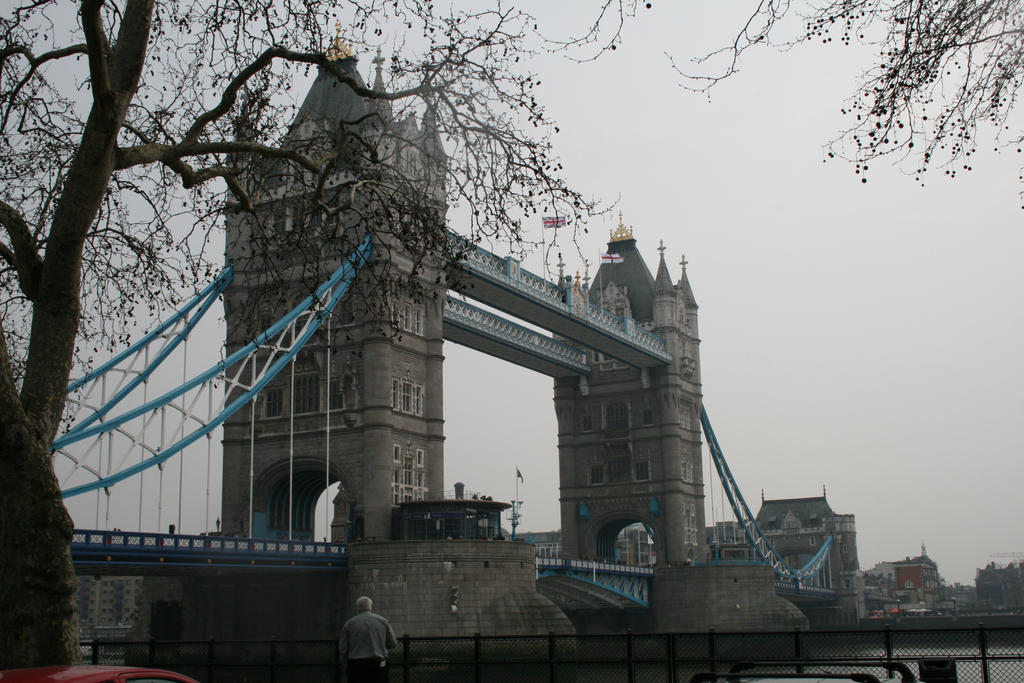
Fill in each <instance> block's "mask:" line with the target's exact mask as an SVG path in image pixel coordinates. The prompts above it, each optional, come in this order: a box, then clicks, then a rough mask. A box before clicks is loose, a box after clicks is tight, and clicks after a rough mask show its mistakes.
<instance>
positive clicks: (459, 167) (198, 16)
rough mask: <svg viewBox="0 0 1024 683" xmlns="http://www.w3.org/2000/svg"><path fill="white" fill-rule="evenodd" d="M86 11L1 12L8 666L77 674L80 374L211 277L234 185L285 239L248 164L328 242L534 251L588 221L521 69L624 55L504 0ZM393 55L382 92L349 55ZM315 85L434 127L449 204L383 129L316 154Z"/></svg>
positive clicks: (2, 470)
mask: <svg viewBox="0 0 1024 683" xmlns="http://www.w3.org/2000/svg"><path fill="white" fill-rule="evenodd" d="M595 4H596V6H597V7H598V8H599V9H600V10H606V9H607V8H608V7H609V6H610V7H612V8H613V12H612V14H614V13H615V12H614V9H615V8H616V7H617V6H616V5H614V4H610V3H602V2H597V3H595ZM619 4H620V5H621V4H622V3H621V2H620V3H619ZM627 5H628V6H629V7H632V3H631V2H630V3H627ZM69 6H70V3H67V2H57V1H56V0H32V1H31V2H30V1H29V0H23V1H22V2H21V4H19V5H16V6H14V7H12V8H10V9H7V10H4V16H2V17H0V29H2V30H0V36H2V37H0V227H2V230H0V285H2V289H0V291H2V293H3V298H2V301H0V325H2V328H0V333H2V334H0V342H2V343H0V481H3V482H4V484H3V486H2V487H0V556H2V557H3V562H0V668H6V667H10V666H29V665H35V664H41V663H59V662H71V661H74V660H75V659H77V658H78V650H77V624H76V618H75V617H76V614H75V600H74V596H75V580H74V571H73V568H72V565H71V561H70V555H69V549H68V544H69V541H70V537H71V529H72V524H71V520H70V518H69V516H68V514H67V511H66V510H65V508H64V506H63V504H62V502H61V498H60V491H59V487H58V484H57V482H56V480H55V478H54V474H53V471H52V468H51V462H50V458H51V456H50V444H51V442H52V440H53V438H54V436H55V434H56V433H57V431H58V429H59V426H60V424H61V419H62V414H63V411H64V408H65V401H66V391H67V386H68V379H69V375H70V373H71V371H72V368H73V366H74V365H75V364H76V362H81V363H87V362H88V359H89V357H90V356H91V354H93V353H94V352H96V351H99V350H100V349H102V348H110V347H113V346H116V345H118V344H120V343H121V342H122V341H123V340H124V339H125V338H126V335H127V333H128V329H127V327H126V322H127V321H130V320H131V317H132V315H133V314H134V313H135V312H136V311H137V310H146V309H157V308H159V307H161V306H163V305H165V304H168V303H172V300H173V298H174V297H173V294H171V293H173V292H175V291H183V290H188V289H191V288H193V287H194V285H195V283H196V281H197V280H204V279H206V278H207V276H208V275H209V274H210V273H211V272H212V270H213V269H214V266H213V264H212V261H213V260H216V259H213V258H210V257H209V256H208V254H207V253H206V246H207V245H208V244H209V243H210V241H211V239H212V238H213V237H214V234H215V233H214V231H215V230H216V229H218V227H219V226H220V225H221V221H222V219H223V210H224V206H225V193H226V195H227V197H228V204H229V205H230V207H231V211H234V212H251V213H252V215H253V221H254V225H257V226H261V229H262V228H265V227H267V226H265V225H263V223H261V222H260V219H259V216H258V215H257V214H258V213H259V212H255V211H254V209H255V207H257V206H266V205H267V204H268V202H272V201H273V198H274V195H273V193H272V192H271V190H270V188H269V187H268V186H267V185H266V184H265V183H263V182H258V181H257V180H255V178H257V176H256V175H253V174H246V173H244V172H243V171H242V169H243V168H248V169H252V168H254V167H258V168H263V169H264V170H272V171H274V172H273V173H268V174H262V175H261V176H259V177H275V178H277V181H276V182H289V183H303V184H304V185H303V186H304V187H305V190H304V191H303V192H302V193H301V194H302V196H303V197H305V199H306V203H305V208H304V209H303V211H304V214H305V215H306V216H309V217H310V220H309V221H308V225H309V226H310V229H311V230H314V229H315V227H316V226H317V225H319V224H320V223H321V220H322V219H323V218H324V217H331V219H332V220H335V221H358V220H360V217H361V216H360V212H361V211H364V210H365V209H366V207H368V206H373V207H376V208H375V209H374V210H376V211H378V212H380V213H379V215H378V217H398V216H400V217H402V218H401V220H397V219H396V220H393V221H390V222H388V221H384V220H382V221H380V222H381V224H382V225H384V226H385V229H387V230H389V231H390V232H391V238H392V239H393V240H394V243H395V244H396V245H397V246H398V248H402V249H404V250H407V251H408V252H410V253H413V254H415V255H417V257H418V258H431V259H436V260H438V261H440V262H441V263H444V262H446V260H450V259H453V258H457V256H458V254H457V249H453V247H452V242H451V240H449V239H448V238H447V235H446V232H445V230H446V224H445V220H444V212H443V211H441V210H439V208H438V207H439V205H441V204H448V205H453V204H455V205H459V206H460V207H461V209H460V210H461V211H462V213H463V214H464V215H465V216H466V219H465V220H466V223H465V225H463V226H460V227H461V232H462V233H463V234H464V235H466V236H467V237H469V238H470V239H477V238H480V237H482V236H485V237H488V238H491V239H495V240H500V241H502V242H505V243H507V244H509V245H511V246H512V247H513V248H515V247H517V246H518V245H521V244H522V242H523V239H524V238H523V231H522V224H521V220H522V219H523V218H524V217H527V216H532V215H533V214H535V213H537V212H541V211H545V212H547V211H550V212H557V213H558V214H559V215H565V216H570V217H573V218H575V219H582V218H585V216H586V215H587V213H588V212H589V211H590V210H591V209H592V205H591V204H590V203H589V202H588V201H585V200H584V199H583V198H582V196H581V195H580V194H579V193H578V192H576V191H575V190H573V189H571V188H570V187H569V186H568V185H567V184H566V182H565V181H564V179H563V178H562V176H561V174H560V167H559V164H558V162H557V159H556V158H555V157H554V156H553V154H552V149H551V144H550V135H551V133H552V131H553V128H552V126H551V124H550V123H549V121H548V119H547V118H546V115H545V111H544V108H543V106H542V105H541V104H540V103H539V102H538V101H537V100H536V99H535V97H534V95H533V89H534V87H535V85H536V84H537V79H536V77H535V76H533V75H532V74H530V73H529V72H528V71H526V70H525V66H524V65H525V61H526V60H525V58H526V57H528V56H529V55H530V54H531V53H532V52H534V51H536V50H548V49H564V48H565V47H566V46H570V47H574V48H575V47H580V46H587V45H594V46H596V52H598V53H599V52H600V51H601V50H602V49H605V48H607V47H609V44H607V43H606V44H604V45H602V44H600V43H599V42H598V41H597V38H596V37H595V35H600V34H601V32H600V31H599V32H598V34H592V33H588V34H584V36H583V37H582V38H580V39H574V40H568V41H562V43H561V44H557V45H556V44H552V43H550V42H546V41H545V40H544V39H543V38H542V37H541V36H540V35H539V34H538V32H537V26H536V24H535V22H534V20H533V19H532V18H531V17H530V16H529V15H527V14H524V13H522V12H519V11H517V10H515V9H511V8H508V7H506V6H505V5H504V4H503V3H501V2H495V3H494V4H493V6H490V7H489V8H487V9H483V10H476V11H452V12H450V13H447V14H442V13H439V12H438V11H437V10H436V9H435V7H434V5H433V4H431V3H428V2H424V1H421V0H399V1H398V2H395V1H394V0H390V1H388V2H384V1H383V0H346V1H343V2H341V3H337V9H334V8H335V3H333V2H332V3H322V2H318V1H316V0H233V1H223V2H206V1H199V0H194V1H193V0H188V1H181V0H178V1H165V0H82V1H81V2H79V3H76V4H75V6H76V8H77V12H76V13H75V14H74V15H73V16H72V15H71V13H70V12H69ZM601 16H602V17H603V16H604V14H603V12H602V14H601ZM336 22H339V23H340V25H342V26H346V27H350V28H347V29H346V30H345V31H344V36H343V39H340V38H339V37H338V36H336V35H335V33H334V31H333V30H332V28H333V25H334V24H335V23H336ZM396 27H399V29H400V31H401V33H400V34H399V35H397V36H396V35H394V34H393V33H392V32H393V31H394V30H395V29H396ZM328 46H330V48H331V50H327V49H326V48H328ZM379 46H384V47H385V48H386V49H387V50H388V52H389V53H390V56H389V59H388V61H387V62H386V65H387V66H386V68H383V65H380V66H381V69H380V74H381V75H380V77H379V78H378V81H377V82H375V83H374V85H373V87H368V86H367V85H365V84H364V82H363V81H362V79H361V78H358V77H357V75H354V73H353V72H352V70H351V69H348V68H345V64H344V60H343V59H339V58H338V57H339V54H338V52H339V51H345V52H347V51H349V50H352V51H354V52H355V53H358V54H362V55H369V54H372V52H373V49H374V48H376V47H379ZM331 51H334V54H332V53H331ZM378 64H379V63H378ZM312 69H318V70H320V72H321V73H327V74H329V75H330V76H331V77H333V78H336V79H337V80H338V82H339V83H340V84H343V85H344V86H345V87H347V88H350V89H351V90H352V91H353V92H355V93H356V94H357V95H358V96H360V97H362V98H364V99H365V100H366V101H368V102H372V103H376V104H375V105H374V107H376V108H381V107H389V108H393V110H396V111H397V110H401V109H404V110H406V111H408V112H414V113H416V114H417V115H418V116H420V117H422V118H423V121H424V128H426V127H428V126H429V127H430V129H431V130H432V135H431V136H430V139H433V140H434V141H435V143H436V144H439V145H441V146H442V147H443V151H444V153H445V155H446V156H447V159H448V161H447V162H446V163H444V164H442V165H439V166H438V167H436V168H434V169H433V172H436V173H439V174H441V175H442V176H443V178H442V181H443V182H441V183H440V187H442V188H443V191H442V194H441V195H440V196H438V195H436V194H430V193H429V192H425V191H424V190H423V189H422V188H420V187H419V186H418V185H417V183H416V182H414V179H415V178H416V177H418V176H417V175H416V174H412V175H409V174H404V173H403V169H402V167H401V165H400V164H395V165H393V166H391V167H388V168H387V169H386V172H383V171H382V168H381V167H382V164H384V165H386V163H387V161H386V159H387V157H386V155H384V156H382V155H381V154H380V147H379V142H380V136H379V135H376V134H374V133H372V131H373V122H372V121H368V120H358V121H351V122H350V123H351V125H350V126H346V127H345V134H343V135H338V136H335V137H333V138H330V139H325V138H320V139H317V140H308V139H303V138H302V131H300V130H298V129H295V128H293V122H294V120H295V119H294V114H295V102H294V99H295V98H294V96H293V94H292V92H291V91H290V88H291V86H292V84H293V82H294V81H295V80H296V78H298V77H300V76H303V75H305V74H306V73H307V72H308V71H309V70H312ZM374 107H370V108H369V109H368V110H367V111H371V110H373V109H374ZM370 118H372V117H370ZM393 118H394V119H395V120H397V119H399V118H401V117H400V116H396V117H393ZM417 139H418V140H423V139H425V138H422V136H421V138H417ZM417 144H418V143H417ZM428 170H429V169H428ZM422 171H423V169H418V170H417V173H420V172H422ZM434 186H435V187H437V184H435V185H434ZM314 217H316V218H314ZM573 222H574V223H576V222H578V221H575V220H574V221H573ZM306 224H307V223H304V225H306ZM315 236H316V233H315V232H310V233H309V237H308V239H309V241H310V243H311V241H312V240H313V238H314V237H315ZM303 239H305V238H303ZM299 246H300V247H301V246H302V244H301V240H300V245H299Z"/></svg>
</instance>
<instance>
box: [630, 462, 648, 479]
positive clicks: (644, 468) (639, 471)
mask: <svg viewBox="0 0 1024 683" xmlns="http://www.w3.org/2000/svg"><path fill="white" fill-rule="evenodd" d="M634 469H635V470H636V478H637V479H639V480H645V479H650V478H651V470H650V465H649V464H648V462H647V461H646V460H639V461H637V463H636V466H635V468H634Z"/></svg>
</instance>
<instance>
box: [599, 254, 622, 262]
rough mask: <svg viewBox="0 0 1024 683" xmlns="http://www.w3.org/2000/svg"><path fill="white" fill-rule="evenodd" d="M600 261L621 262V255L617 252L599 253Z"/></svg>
mask: <svg viewBox="0 0 1024 683" xmlns="http://www.w3.org/2000/svg"><path fill="white" fill-rule="evenodd" d="M601 263H622V256H620V255H619V254H601Z"/></svg>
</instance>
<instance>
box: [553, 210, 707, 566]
mask: <svg viewBox="0 0 1024 683" xmlns="http://www.w3.org/2000/svg"><path fill="white" fill-rule="evenodd" d="M659 251H660V252H661V257H660V261H659V263H658V272H657V276H656V277H652V276H651V272H650V270H649V269H648V267H647V265H646V264H645V263H644V260H643V257H642V256H641V255H640V253H639V251H637V248H636V240H635V239H634V238H633V233H632V229H631V228H626V227H625V226H624V225H623V224H622V220H621V215H620V220H619V226H618V228H617V229H616V230H615V231H613V233H612V235H611V239H610V241H609V243H608V253H609V254H616V255H618V256H619V257H621V261H619V262H616V263H602V265H601V267H600V269H599V270H598V272H597V275H596V277H595V278H594V281H593V283H592V286H591V287H590V290H589V295H588V296H589V300H590V303H591V305H596V306H600V307H601V308H604V309H606V310H608V311H609V312H611V313H614V314H615V315H619V316H623V315H624V316H631V317H632V318H634V319H635V320H636V321H637V323H638V324H640V325H642V326H643V327H645V328H646V329H648V330H650V331H652V332H656V333H658V334H660V335H663V336H664V337H665V340H666V342H667V346H668V349H669V351H670V352H671V354H672V362H671V364H669V365H665V366H660V367H655V368H650V369H640V368H636V367H632V366H629V365H626V364H625V363H622V362H620V361H618V360H616V359H615V358H610V357H607V356H604V355H602V354H599V353H595V352H593V351H589V352H588V360H589V363H590V366H591V368H592V373H591V374H590V376H589V377H585V378H577V377H564V378H558V379H556V380H555V399H554V400H555V412H556V415H557V418H558V452H559V470H560V473H559V476H560V480H561V496H560V500H561V513H562V547H563V552H565V554H566V555H567V556H568V557H575V558H587V559H613V558H614V553H615V539H616V537H617V536H618V534H619V532H620V531H621V530H622V529H623V528H625V527H626V526H628V525H630V524H634V523H637V522H640V523H643V524H644V525H645V526H646V527H647V529H648V532H649V533H650V534H651V535H652V536H653V538H654V544H655V552H656V553H657V562H658V564H659V565H664V564H684V563H689V562H693V561H694V560H703V559H705V549H704V547H703V546H704V545H705V539H704V531H703V530H704V485H703V476H702V470H701V449H700V445H701V436H700V419H699V415H700V401H701V384H700V359H699V354H698V344H699V339H698V337H697V304H696V302H695V300H694V298H693V293H692V291H691V289H690V284H689V281H688V280H687V277H686V270H685V261H684V262H683V272H682V275H681V276H680V279H679V281H678V282H676V283H675V284H673V283H672V280H671V277H670V275H669V271H668V267H667V266H666V264H665V255H664V247H662V248H660V249H659Z"/></svg>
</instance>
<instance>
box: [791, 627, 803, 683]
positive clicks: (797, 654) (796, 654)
mask: <svg viewBox="0 0 1024 683" xmlns="http://www.w3.org/2000/svg"><path fill="white" fill-rule="evenodd" d="M801 645H802V643H801V641H800V627H799V626H796V627H794V628H793V659H795V660H797V661H799V660H801V659H803V657H804V655H803V650H802V649H801ZM796 672H797V673H798V674H802V673H803V672H804V667H803V666H801V665H800V664H797V665H796Z"/></svg>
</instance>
